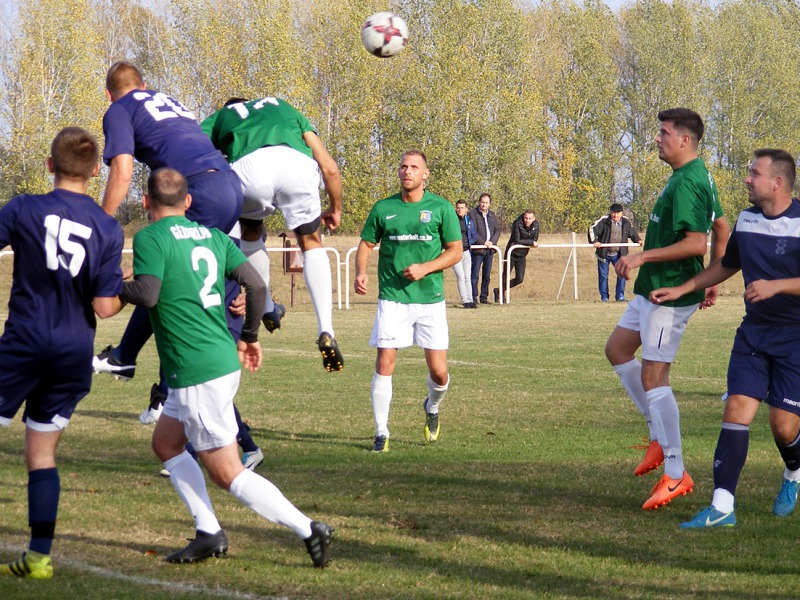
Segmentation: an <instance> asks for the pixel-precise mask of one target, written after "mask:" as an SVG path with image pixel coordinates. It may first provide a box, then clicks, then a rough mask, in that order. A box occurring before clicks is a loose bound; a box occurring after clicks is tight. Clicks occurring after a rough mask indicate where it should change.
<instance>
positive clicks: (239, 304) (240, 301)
mask: <svg viewBox="0 0 800 600" xmlns="http://www.w3.org/2000/svg"><path fill="white" fill-rule="evenodd" d="M246 305H247V302H246V301H245V299H244V292H239V295H238V296H236V298H234V299H233V301H232V302H231V305H230V306H229V307H228V310H229V311H230V312H231V314H232V315H234V316H236V317H241V316H243V315H244V313H245V307H246Z"/></svg>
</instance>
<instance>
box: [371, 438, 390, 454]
mask: <svg viewBox="0 0 800 600" xmlns="http://www.w3.org/2000/svg"><path fill="white" fill-rule="evenodd" d="M372 451H373V452H388V451H389V438H387V437H386V436H385V435H376V436H375V442H374V443H373V444H372Z"/></svg>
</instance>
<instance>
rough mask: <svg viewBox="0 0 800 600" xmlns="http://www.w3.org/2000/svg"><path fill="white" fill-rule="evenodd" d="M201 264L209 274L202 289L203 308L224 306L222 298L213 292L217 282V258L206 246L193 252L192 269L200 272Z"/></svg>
mask: <svg viewBox="0 0 800 600" xmlns="http://www.w3.org/2000/svg"><path fill="white" fill-rule="evenodd" d="M201 262H204V263H205V267H206V272H207V274H206V278H205V279H204V280H203V287H202V288H200V301H201V302H202V303H203V308H211V307H212V306H219V305H220V304H222V297H221V296H220V295H219V294H218V293H216V292H212V291H211V290H212V288H213V287H214V284H215V283H216V282H217V257H216V256H214V253H213V252H212V251H211V250H209V249H208V248H206V247H205V246H197V247H196V248H195V249H194V250H192V269H194V270H195V271H199V270H200V263H201Z"/></svg>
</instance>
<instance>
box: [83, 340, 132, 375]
mask: <svg viewBox="0 0 800 600" xmlns="http://www.w3.org/2000/svg"><path fill="white" fill-rule="evenodd" d="M113 350H114V347H113V346H110V345H109V346H106V347H105V348H104V349H103V351H102V352H101V353H100V354H98V355H97V356H95V357H93V358H92V368H93V369H94V372H95V373H108V374H109V375H113V376H114V378H115V379H121V380H122V381H128V380H130V379H133V376H134V374H135V373H136V363H134V364H132V365H126V364H123V363H121V362H120V361H119V360H118V359H117V357H116V356H114V353H113Z"/></svg>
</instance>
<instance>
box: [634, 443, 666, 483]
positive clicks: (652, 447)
mask: <svg viewBox="0 0 800 600" xmlns="http://www.w3.org/2000/svg"><path fill="white" fill-rule="evenodd" d="M646 439H647V438H645V440H646ZM635 447H637V448H638V447H639V446H635ZM662 464H664V450H662V449H661V444H659V443H658V442H657V441H656V440H653V441H652V442H649V443H648V445H647V450H646V451H645V453H644V458H642V462H640V463H639V466H638V467H636V468H635V469H634V470H633V474H634V475H636V476H637V477H641V476H642V475H645V474H647V473H649V472H650V471H655V470H656V469H657V468H658V467H660V466H661V465H662Z"/></svg>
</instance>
